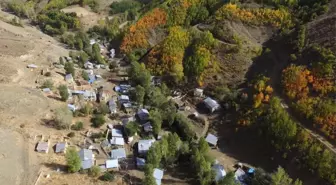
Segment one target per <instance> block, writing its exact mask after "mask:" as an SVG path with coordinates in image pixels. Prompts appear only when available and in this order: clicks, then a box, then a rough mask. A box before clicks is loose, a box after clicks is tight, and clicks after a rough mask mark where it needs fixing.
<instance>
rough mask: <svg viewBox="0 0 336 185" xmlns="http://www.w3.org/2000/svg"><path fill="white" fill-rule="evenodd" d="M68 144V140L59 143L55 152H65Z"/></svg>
mask: <svg viewBox="0 0 336 185" xmlns="http://www.w3.org/2000/svg"><path fill="white" fill-rule="evenodd" d="M67 146H68V144H67V142H60V143H57V144H56V146H55V153H65V152H66V148H67Z"/></svg>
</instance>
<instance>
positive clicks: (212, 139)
mask: <svg viewBox="0 0 336 185" xmlns="http://www.w3.org/2000/svg"><path fill="white" fill-rule="evenodd" d="M205 141H207V142H208V143H210V144H212V145H217V141H218V138H217V137H216V136H215V135H213V134H210V133H209V134H208V135H207V137H206V138H205Z"/></svg>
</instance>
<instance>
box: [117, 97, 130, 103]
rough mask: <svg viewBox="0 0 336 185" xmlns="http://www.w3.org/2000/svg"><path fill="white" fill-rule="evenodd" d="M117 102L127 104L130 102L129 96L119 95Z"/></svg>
mask: <svg viewBox="0 0 336 185" xmlns="http://www.w3.org/2000/svg"><path fill="white" fill-rule="evenodd" d="M118 100H119V103H120V104H124V103H128V102H129V101H130V99H129V96H127V95H120V96H119V98H118Z"/></svg>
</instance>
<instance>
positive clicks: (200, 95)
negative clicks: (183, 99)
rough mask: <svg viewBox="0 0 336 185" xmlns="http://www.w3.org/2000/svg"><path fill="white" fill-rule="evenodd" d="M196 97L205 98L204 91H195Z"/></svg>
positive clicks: (197, 89)
mask: <svg viewBox="0 0 336 185" xmlns="http://www.w3.org/2000/svg"><path fill="white" fill-rule="evenodd" d="M194 96H196V97H202V96H203V89H199V88H196V89H195V90H194Z"/></svg>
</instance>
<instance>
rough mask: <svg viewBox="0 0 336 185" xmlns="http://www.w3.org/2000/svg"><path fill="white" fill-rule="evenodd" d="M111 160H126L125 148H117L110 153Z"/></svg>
mask: <svg viewBox="0 0 336 185" xmlns="http://www.w3.org/2000/svg"><path fill="white" fill-rule="evenodd" d="M111 158H112V159H124V158H126V151H125V148H118V149H114V150H112V151H111Z"/></svg>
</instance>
